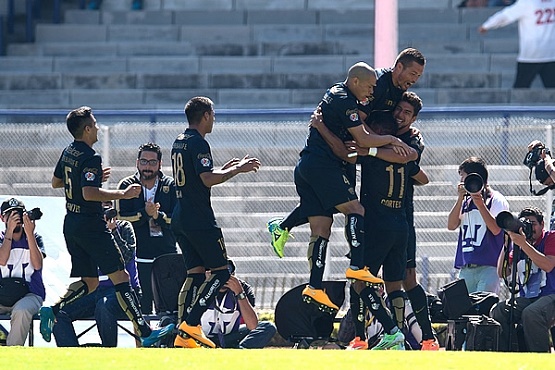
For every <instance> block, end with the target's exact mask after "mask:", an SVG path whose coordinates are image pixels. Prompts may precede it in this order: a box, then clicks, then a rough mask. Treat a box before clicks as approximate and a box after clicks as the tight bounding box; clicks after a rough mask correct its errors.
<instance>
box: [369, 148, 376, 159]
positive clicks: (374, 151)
mask: <svg viewBox="0 0 555 370" xmlns="http://www.w3.org/2000/svg"><path fill="white" fill-rule="evenodd" d="M376 154H378V148H368V155H369V156H371V157H375V156H376Z"/></svg>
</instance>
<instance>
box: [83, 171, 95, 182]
mask: <svg viewBox="0 0 555 370" xmlns="http://www.w3.org/2000/svg"><path fill="white" fill-rule="evenodd" d="M95 178H96V175H95V174H94V173H92V172H87V173H85V180H87V181H94V179H95Z"/></svg>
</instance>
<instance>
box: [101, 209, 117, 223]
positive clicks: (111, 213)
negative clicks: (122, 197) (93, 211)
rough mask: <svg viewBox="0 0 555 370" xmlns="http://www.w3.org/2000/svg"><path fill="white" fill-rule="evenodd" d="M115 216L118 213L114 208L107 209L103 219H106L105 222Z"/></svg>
mask: <svg viewBox="0 0 555 370" xmlns="http://www.w3.org/2000/svg"><path fill="white" fill-rule="evenodd" d="M117 215H118V211H117V210H116V209H115V208H108V209H106V210H105V211H104V217H106V219H107V220H111V219H112V218H114V217H116V216H117Z"/></svg>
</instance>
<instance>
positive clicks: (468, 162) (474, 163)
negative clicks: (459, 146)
mask: <svg viewBox="0 0 555 370" xmlns="http://www.w3.org/2000/svg"><path fill="white" fill-rule="evenodd" d="M460 171H464V172H466V174H467V175H468V174H471V173H477V174H478V175H480V177H482V180H484V185H485V184H487V183H488V168H487V166H486V161H484V160H483V159H482V158H480V157H469V158H467V159H465V160H464V161H463V162H462V163H461V164H460V165H459V172H460Z"/></svg>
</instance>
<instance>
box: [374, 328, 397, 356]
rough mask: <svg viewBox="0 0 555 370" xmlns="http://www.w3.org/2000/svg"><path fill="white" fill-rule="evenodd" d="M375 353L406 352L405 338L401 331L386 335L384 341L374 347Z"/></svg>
mask: <svg viewBox="0 0 555 370" xmlns="http://www.w3.org/2000/svg"><path fill="white" fill-rule="evenodd" d="M372 350H373V351H383V350H397V351H404V350H405V336H404V335H403V333H402V332H401V330H397V331H396V332H395V333H393V334H384V335H383V337H382V339H381V340H380V342H379V343H378V344H376V346H375V347H372Z"/></svg>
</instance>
